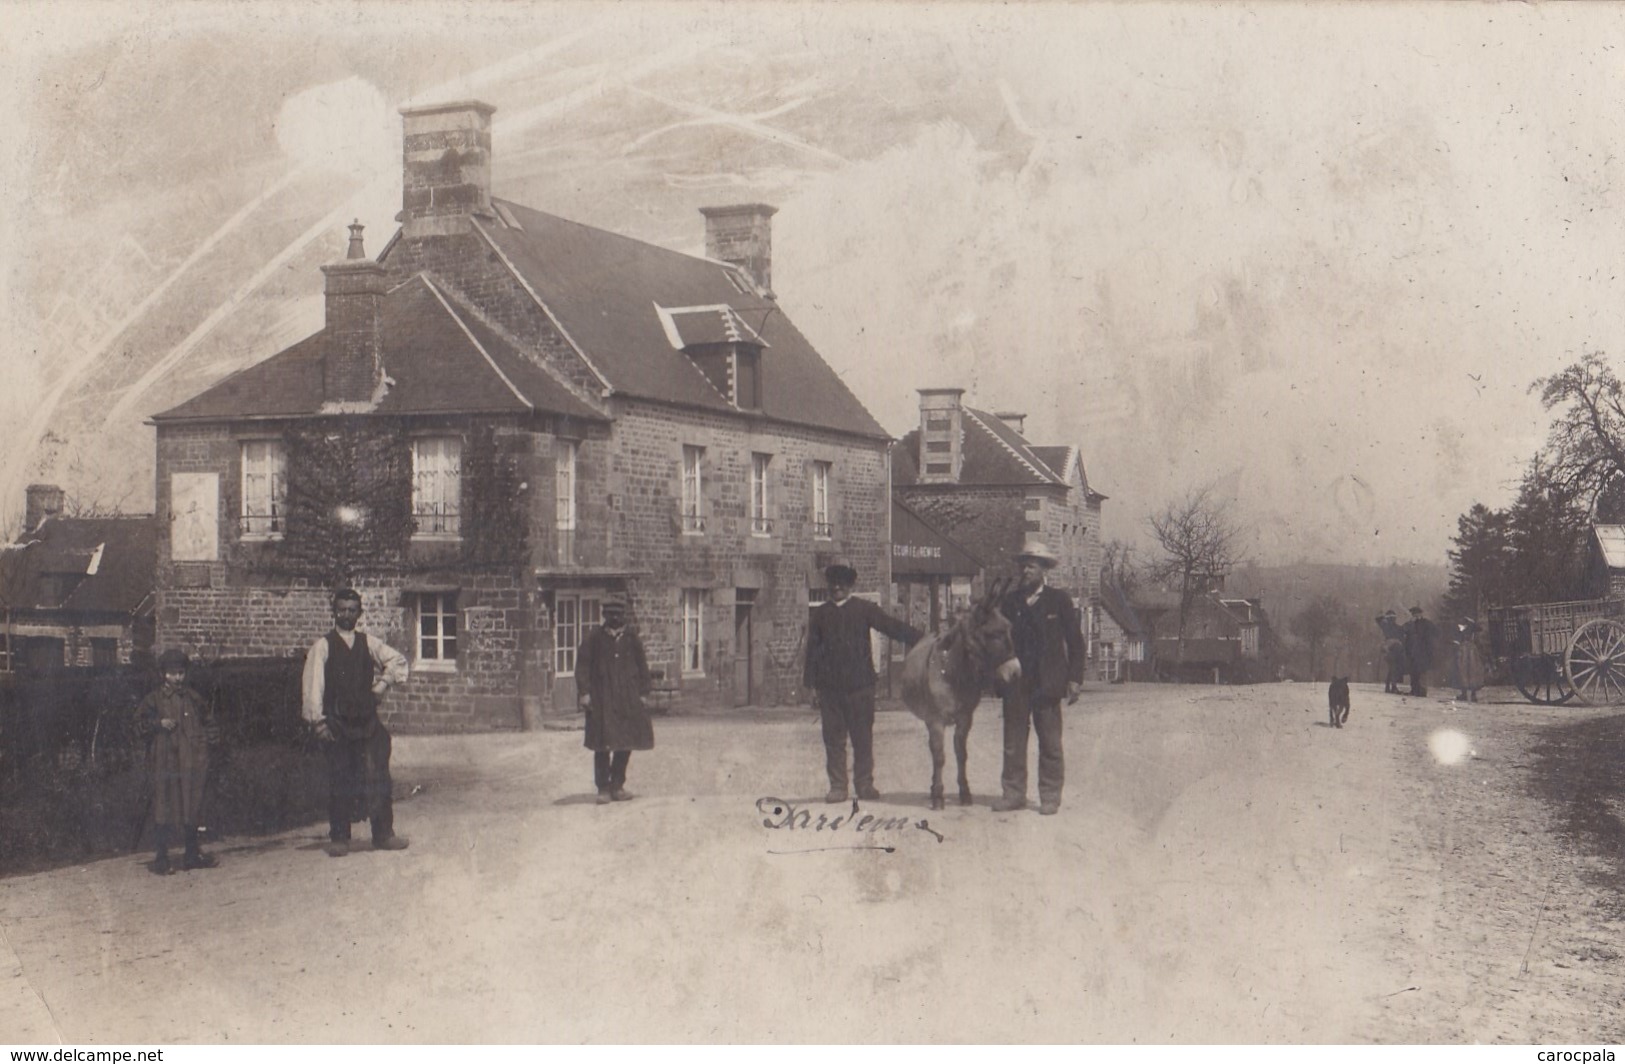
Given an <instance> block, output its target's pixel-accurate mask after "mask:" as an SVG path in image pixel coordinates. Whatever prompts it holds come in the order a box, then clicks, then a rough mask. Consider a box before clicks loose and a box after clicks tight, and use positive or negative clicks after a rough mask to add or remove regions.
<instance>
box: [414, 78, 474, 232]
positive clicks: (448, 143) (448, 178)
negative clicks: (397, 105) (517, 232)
mask: <svg viewBox="0 0 1625 1064" xmlns="http://www.w3.org/2000/svg"><path fill="white" fill-rule="evenodd" d="M495 110H496V108H495V107H492V106H491V105H490V104H488V103H481V102H479V101H478V100H459V101H457V102H455V103H441V104H433V105H431V106H428V107H403V108H401V118H402V122H403V124H404V138H403V140H404V144H403V149H402V151H403V156H404V158H403V164H402V165H403V169H402V175H401V213H400V216H399V221H400V222H401V235H402V236H404V237H406V238H407V239H408V240H410V239H413V238H415V237H425V236H451V235H455V234H457V233H466V232H468V230H469V223H470V219H471V218H472V217H473V216H475V215H484V216H490V215H491V213H492V212H491V115H492V113H493V112H494V111H495Z"/></svg>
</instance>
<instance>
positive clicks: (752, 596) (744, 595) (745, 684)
mask: <svg viewBox="0 0 1625 1064" xmlns="http://www.w3.org/2000/svg"><path fill="white" fill-rule="evenodd" d="M755 613H756V589H755V588H743V587H742V588H739V589H737V590H736V591H735V592H734V705H735V706H751V705H755V704H756V638H755V628H756V625H755V621H754V618H755Z"/></svg>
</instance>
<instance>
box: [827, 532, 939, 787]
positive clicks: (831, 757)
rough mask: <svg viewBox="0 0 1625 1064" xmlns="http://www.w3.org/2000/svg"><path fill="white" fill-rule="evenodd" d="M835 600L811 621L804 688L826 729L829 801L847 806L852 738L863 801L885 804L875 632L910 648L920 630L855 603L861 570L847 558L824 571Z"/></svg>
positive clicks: (866, 603)
mask: <svg viewBox="0 0 1625 1064" xmlns="http://www.w3.org/2000/svg"><path fill="white" fill-rule="evenodd" d="M824 580H825V582H826V583H828V584H829V599H828V600H827V601H825V602H823V603H822V604H820V605H819V606H818V608H817V609H815V610H813V611H812V615H811V616H810V617H809V618H808V622H807V661H806V667H805V668H804V669H803V671H802V679H801V683H802V687H804V688H806V689H808V690H811V691H812V692H813V704H814V705H815V706H817V707H818V713H819V716H820V717H821V718H822V720H823V726H824V768H825V771H826V772H827V773H828V775H829V793H828V794H826V795H825V796H824V801H826V802H844V801H846V788H847V773H846V739H847V736H849V735H850V736H851V737H852V776H853V779H854V782H856V784H857V792H858V797H859V798H862V799H863V800H864V801H868V802H876V801H879V800H880V792H879V791H877V790H875V750H874V732H875V679H876V677H875V663H874V658H873V656H872V655H871V653H870V643H869V633H870V632H871V631H875V632H880V633H882V634H884V635H886V636H889V637H890V638H892V639H896V640H898V641H900V642H902V643H906V644H907V645H909V646H913V645H914V644H915V643H918V642H919V641H920V635H921V633H920V631H919V629H917V628H915V627H914V626H913V625H910V624H908V623H906V622H904V621H901V620H898V619H897V618H896V617H893V616H892V615H891V614H889V613H887V612H886V611H885V610H883V609H881V608H880V607H879V606H878V605H876V604H875V603H873V602H870V601H869V600H868V599H860V598H854V597H853V595H852V588H853V587H854V586H856V585H857V582H858V571H857V569H856V568H854V567H853V565H852V563H851V562H850V561H848V560H847V559H845V558H837V559H835V560H834V561H833V562H831V563H830V564H829V565H828V566H826V567H825V568H824Z"/></svg>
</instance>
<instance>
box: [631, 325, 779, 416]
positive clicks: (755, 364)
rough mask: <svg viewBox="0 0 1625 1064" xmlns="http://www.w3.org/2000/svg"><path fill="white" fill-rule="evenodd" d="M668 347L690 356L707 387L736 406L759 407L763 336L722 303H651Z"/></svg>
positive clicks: (764, 344)
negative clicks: (703, 375)
mask: <svg viewBox="0 0 1625 1064" xmlns="http://www.w3.org/2000/svg"><path fill="white" fill-rule="evenodd" d="M655 312H656V314H658V315H659V318H660V326H661V328H662V329H663V330H665V333H666V339H667V341H668V342H669V343H670V344H671V346H672V347H674V348H676V349H677V350H679V351H681V352H682V353H683V354H685V355H687V356H688V357H689V360H690V361H691V362H693V363H694V365H695V367H696V368H697V369H699V371H700V372H701V373H703V374H705V379H706V380H708V381H710V382H711V387H713V388H715V389H716V390H717V393H718V394H719V395H721V396H722V397H723V398H724V399H726V400H727V401H728V402H729V404H731V405H732V406H733V407H734V408H735V409H738V410H760V409H761V408H762V351H763V350H764V349H765V348H766V347H767V341H765V340H763V339H762V337H761V336H760V335H759V334H758V333H757V332H756V330H755V329H753V328H751V326H750V324H749V323H748V322H746V321H745V319H744V317H743V316H742V315H741V314H740V313H739V312H736V311H735V310H734V309H733V308H732V307H730V306H728V305H727V304H726V303H718V304H715V305H712V306H703V307H672V308H667V307H662V306H659V305H658V304H657V305H656V306H655Z"/></svg>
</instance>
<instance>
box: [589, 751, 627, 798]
mask: <svg viewBox="0 0 1625 1064" xmlns="http://www.w3.org/2000/svg"><path fill="white" fill-rule="evenodd" d="M631 760H632V751H630V750H616V751H615V752H614V754H613V755H611V753H610V751H608V750H594V751H593V753H592V781H593V783H594V784H595V785H597V787H598V789H599V790H600V791H618V790H620V789H621V788H622V787H625V786H626V766H627V764H628V763H629V762H631Z"/></svg>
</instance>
